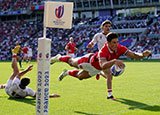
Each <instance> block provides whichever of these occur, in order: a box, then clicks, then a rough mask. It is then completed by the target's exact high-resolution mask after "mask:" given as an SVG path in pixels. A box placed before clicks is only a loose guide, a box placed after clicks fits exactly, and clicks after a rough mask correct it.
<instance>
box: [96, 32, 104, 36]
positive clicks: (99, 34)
mask: <svg viewBox="0 0 160 115" xmlns="http://www.w3.org/2000/svg"><path fill="white" fill-rule="evenodd" d="M101 35H103V33H102V32H99V33H96V34H95V35H94V36H101Z"/></svg>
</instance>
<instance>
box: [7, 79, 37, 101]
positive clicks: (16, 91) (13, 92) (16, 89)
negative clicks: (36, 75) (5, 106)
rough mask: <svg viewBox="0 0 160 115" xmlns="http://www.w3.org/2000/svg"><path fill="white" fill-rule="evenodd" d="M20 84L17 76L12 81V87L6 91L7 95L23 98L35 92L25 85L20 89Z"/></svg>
mask: <svg viewBox="0 0 160 115" xmlns="http://www.w3.org/2000/svg"><path fill="white" fill-rule="evenodd" d="M19 84H20V80H19V79H18V78H15V79H14V80H13V83H12V87H11V88H10V90H9V92H8V95H9V96H11V97H16V98H20V97H21V98H24V97H26V96H34V94H35V92H34V91H33V90H32V89H30V88H28V87H26V88H25V89H22V88H20V86H19Z"/></svg>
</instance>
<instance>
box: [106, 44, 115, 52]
mask: <svg viewBox="0 0 160 115" xmlns="http://www.w3.org/2000/svg"><path fill="white" fill-rule="evenodd" d="M107 48H108V50H109V52H110V53H114V52H113V51H112V50H111V49H110V48H109V46H108V44H107Z"/></svg>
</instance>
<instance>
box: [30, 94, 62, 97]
mask: <svg viewBox="0 0 160 115" xmlns="http://www.w3.org/2000/svg"><path fill="white" fill-rule="evenodd" d="M33 97H36V93H35V95H34V96H33ZM56 97H60V95H58V94H50V95H49V98H56Z"/></svg>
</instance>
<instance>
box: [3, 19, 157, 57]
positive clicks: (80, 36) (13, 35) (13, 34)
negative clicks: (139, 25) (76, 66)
mask: <svg viewBox="0 0 160 115" xmlns="http://www.w3.org/2000/svg"><path fill="white" fill-rule="evenodd" d="M105 18H107V17H97V18H95V19H94V20H93V19H91V18H86V19H78V18H76V19H73V23H74V26H73V27H72V29H53V28H47V38H50V39H51V40H52V42H51V55H52V56H54V55H56V54H57V53H60V54H62V55H64V54H66V51H65V50H64V47H65V45H66V44H67V43H68V41H69V38H70V37H73V38H74V42H75V44H76V47H78V49H79V50H78V51H77V52H76V54H77V56H82V55H84V54H86V53H88V52H96V51H98V50H97V47H96V46H95V47H94V48H92V49H87V48H86V46H87V44H88V43H89V42H90V41H91V40H92V38H93V36H94V35H95V34H96V33H98V32H100V31H101V29H100V24H101V22H102V21H104V20H105ZM110 18H111V17H110ZM90 21H91V22H92V23H89V22H90ZM113 25H114V22H113ZM129 28H130V27H129ZM149 28H152V29H150V31H151V30H156V31H158V32H159V29H158V28H159V22H156V23H155V24H153V25H152V26H151V27H149ZM153 28H154V29H153ZM155 28H156V29H155ZM150 31H149V30H148V31H147V34H149V33H151V32H150ZM152 33H155V31H154V32H152ZM42 36H43V23H42V21H23V20H20V21H18V22H2V23H1V24H0V59H1V60H7V59H11V55H12V53H11V49H13V48H14V46H15V42H16V41H18V42H19V43H20V45H21V47H23V46H24V45H25V44H28V45H30V46H31V47H32V50H33V59H36V56H37V48H38V38H41V37H42ZM138 37H139V34H138V33H136V34H133V33H129V34H120V37H119V40H120V44H122V45H125V46H127V47H128V48H131V46H133V45H134V44H133V43H134V42H133V41H136V40H138V42H137V44H136V46H135V48H133V50H134V51H137V47H138V48H139V47H142V48H141V50H145V49H150V50H151V51H153V52H154V53H155V54H157V53H160V39H151V38H147V37H144V38H143V39H145V40H144V41H143V40H142V41H139V38H138Z"/></svg>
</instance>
